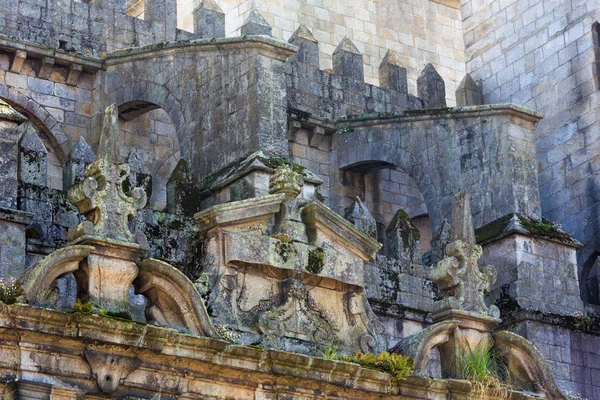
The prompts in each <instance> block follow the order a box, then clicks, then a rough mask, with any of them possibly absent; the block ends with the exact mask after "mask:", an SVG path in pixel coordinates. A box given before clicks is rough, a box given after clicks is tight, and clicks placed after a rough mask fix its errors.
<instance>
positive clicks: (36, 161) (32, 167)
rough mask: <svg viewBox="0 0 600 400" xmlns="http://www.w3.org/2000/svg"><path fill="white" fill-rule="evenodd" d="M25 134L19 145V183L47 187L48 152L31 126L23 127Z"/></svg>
mask: <svg viewBox="0 0 600 400" xmlns="http://www.w3.org/2000/svg"><path fill="white" fill-rule="evenodd" d="M23 127H24V128H25V133H24V134H23V136H22V137H21V142H20V143H19V181H20V182H22V183H29V184H31V185H36V186H42V187H47V186H48V151H47V150H46V148H45V147H44V145H43V144H42V141H41V140H40V137H39V136H38V134H37V132H36V131H35V128H34V127H33V125H31V124H26V125H23Z"/></svg>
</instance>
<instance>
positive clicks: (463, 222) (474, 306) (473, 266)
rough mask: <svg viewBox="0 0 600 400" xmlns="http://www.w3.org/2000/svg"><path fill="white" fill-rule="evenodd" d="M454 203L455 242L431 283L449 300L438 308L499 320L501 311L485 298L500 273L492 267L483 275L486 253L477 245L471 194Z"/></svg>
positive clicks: (447, 249)
mask: <svg viewBox="0 0 600 400" xmlns="http://www.w3.org/2000/svg"><path fill="white" fill-rule="evenodd" d="M454 202H455V203H454V215H453V219H452V239H453V241H452V242H451V243H450V244H448V246H447V247H446V253H447V257H446V258H444V259H443V260H441V261H439V262H438V263H436V264H435V265H434V266H433V269H432V271H431V279H432V280H433V281H434V282H435V283H436V284H437V285H438V287H439V288H440V289H441V290H442V291H443V292H444V295H445V296H446V298H445V299H444V300H442V302H443V303H444V304H443V305H442V302H438V307H440V308H447V309H450V308H452V309H460V310H465V311H469V312H475V313H480V314H487V313H488V312H490V313H491V315H493V316H494V317H495V318H497V317H498V316H499V312H498V309H497V307H496V306H492V307H491V308H490V307H488V306H487V305H486V304H485V299H484V296H485V294H486V293H487V291H488V289H489V287H490V284H492V283H494V282H495V281H496V279H497V277H498V272H497V271H496V268H494V267H492V266H491V265H488V266H486V267H484V268H483V271H480V270H479V267H478V265H477V261H478V260H479V258H481V255H482V253H483V249H482V248H481V246H479V245H477V244H476V243H475V231H474V229H473V224H472V222H471V206H470V201H469V196H468V194H467V193H458V194H457V195H456V197H455V200H454Z"/></svg>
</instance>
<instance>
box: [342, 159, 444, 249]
mask: <svg viewBox="0 0 600 400" xmlns="http://www.w3.org/2000/svg"><path fill="white" fill-rule="evenodd" d="M343 177H344V178H343V181H344V191H345V193H346V197H348V195H351V196H352V198H355V197H360V198H361V199H364V201H365V204H366V206H367V208H368V209H369V211H370V212H371V214H372V215H373V217H374V218H375V220H376V221H377V238H378V240H379V241H380V242H382V243H383V244H384V248H385V240H386V234H385V231H386V229H387V228H388V226H389V225H390V223H391V222H392V220H393V219H394V216H395V215H396V213H397V212H398V211H399V210H400V209H402V210H404V211H405V212H406V213H407V214H408V216H409V218H410V219H411V221H412V222H413V224H414V225H415V226H416V227H417V228H418V229H419V232H420V234H421V248H422V250H423V252H425V251H427V250H429V249H430V242H431V238H432V228H431V221H430V218H429V211H428V208H427V204H426V202H425V198H424V197H423V194H422V193H421V191H420V189H419V186H418V185H417V183H416V182H415V179H414V178H413V177H412V176H411V175H410V174H409V173H407V172H406V171H404V170H403V169H401V168H399V167H397V166H395V165H393V164H390V163H387V162H381V161H378V162H375V161H374V162H361V163H357V164H354V165H350V166H348V167H346V168H344V170H343Z"/></svg>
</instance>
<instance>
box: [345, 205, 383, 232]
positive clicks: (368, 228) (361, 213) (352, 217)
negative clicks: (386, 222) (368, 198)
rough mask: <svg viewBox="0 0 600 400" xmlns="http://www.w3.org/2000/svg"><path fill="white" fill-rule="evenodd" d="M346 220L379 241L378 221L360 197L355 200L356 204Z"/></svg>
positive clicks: (348, 211) (347, 214)
mask: <svg viewBox="0 0 600 400" xmlns="http://www.w3.org/2000/svg"><path fill="white" fill-rule="evenodd" d="M346 219H347V220H348V221H350V222H352V223H353V224H354V226H356V227H357V228H358V229H360V230H361V231H363V232H365V233H366V234H367V235H369V236H371V237H372V238H373V239H377V221H375V218H373V215H372V214H371V212H370V211H369V209H368V208H367V206H366V204H365V203H363V201H362V200H361V199H360V197H356V198H355V199H354V203H353V204H352V206H351V207H350V208H349V209H348V210H347V212H346Z"/></svg>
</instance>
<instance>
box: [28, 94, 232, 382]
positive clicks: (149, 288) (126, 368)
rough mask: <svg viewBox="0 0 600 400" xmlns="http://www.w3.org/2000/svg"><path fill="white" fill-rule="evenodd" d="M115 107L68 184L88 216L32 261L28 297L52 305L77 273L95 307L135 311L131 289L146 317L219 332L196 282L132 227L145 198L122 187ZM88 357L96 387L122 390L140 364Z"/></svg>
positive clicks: (124, 170) (81, 293) (82, 295)
mask: <svg viewBox="0 0 600 400" xmlns="http://www.w3.org/2000/svg"><path fill="white" fill-rule="evenodd" d="M117 123H118V115H117V106H116V105H115V104H113V105H111V106H109V107H108V108H107V109H106V113H105V118H104V126H103V130H102V136H101V139H100V147H99V155H98V159H97V160H96V161H95V162H93V163H92V164H90V165H89V166H88V167H87V168H86V169H85V179H84V180H83V181H82V182H80V183H79V184H78V185H76V186H74V187H73V188H71V190H70V191H69V200H71V201H72V203H73V204H74V205H75V206H76V207H77V208H78V210H79V212H80V213H81V214H83V215H84V216H85V218H86V221H84V222H83V223H81V224H80V225H79V226H77V227H75V228H73V229H72V230H71V231H70V232H69V239H70V240H71V242H70V243H69V245H68V246H66V247H64V248H61V249H58V250H56V251H54V252H53V253H51V254H50V255H48V256H46V257H45V258H43V259H41V260H40V261H39V262H37V263H36V264H34V265H33V266H32V267H30V268H28V269H27V270H26V272H25V274H24V275H23V276H22V277H21V281H22V282H23V289H24V298H25V299H27V301H28V303H29V304H30V305H32V306H37V307H43V308H55V306H56V301H57V293H56V292H57V286H56V281H57V279H59V278H61V277H63V276H66V275H68V274H73V276H74V278H75V281H76V283H77V289H78V293H77V297H78V300H79V301H80V302H81V303H86V304H89V305H90V310H92V312H94V313H97V314H101V315H111V313H112V314H116V315H118V316H119V317H125V318H130V316H131V314H130V304H129V289H130V287H131V286H132V285H133V287H134V289H135V291H136V293H137V294H143V295H144V297H145V298H146V300H147V309H146V314H147V319H148V321H149V322H151V323H154V324H156V325H159V326H164V327H169V328H174V329H177V330H179V331H183V332H186V333H189V334H192V335H197V336H207V337H212V338H221V335H220V334H219V333H218V331H217V330H216V328H215V327H214V325H213V324H212V322H211V320H210V317H209V316H208V313H207V311H206V308H205V306H204V302H203V299H202V298H201V297H200V294H199V293H198V291H197V290H196V288H195V286H194V284H193V283H192V282H191V281H190V280H189V279H188V278H187V277H186V276H185V275H183V273H181V272H180V271H179V270H178V269H176V268H175V267H173V266H171V265H169V264H167V263H164V262H162V261H159V260H155V259H152V258H146V259H144V260H142V261H140V258H143V255H144V253H145V249H146V248H147V244H146V240H145V236H144V235H143V234H141V233H139V232H135V233H132V232H130V230H129V228H128V222H129V220H130V219H131V218H133V216H134V215H135V213H136V212H137V210H139V209H140V208H142V207H144V205H145V204H146V193H145V192H144V191H143V189H140V188H135V189H133V190H132V191H130V192H129V193H125V192H124V190H123V182H124V180H125V179H126V178H127V176H128V175H129V166H128V165H126V164H118V163H117V154H118V151H117V133H118V125H117ZM84 356H85V360H86V361H87V362H88V364H89V365H90V367H91V373H92V375H93V378H94V379H95V380H96V382H97V385H98V388H99V389H100V390H101V391H102V392H105V393H111V392H114V391H116V390H117V388H118V387H119V385H120V382H121V381H122V380H123V379H125V378H126V377H127V376H128V375H129V374H130V373H131V372H132V371H134V370H135V369H137V368H138V367H139V366H140V365H141V361H140V360H139V359H137V358H136V357H128V356H119V355H114V354H107V353H104V352H101V351H92V350H89V351H86V352H85V354H84Z"/></svg>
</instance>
